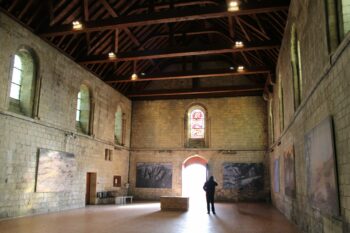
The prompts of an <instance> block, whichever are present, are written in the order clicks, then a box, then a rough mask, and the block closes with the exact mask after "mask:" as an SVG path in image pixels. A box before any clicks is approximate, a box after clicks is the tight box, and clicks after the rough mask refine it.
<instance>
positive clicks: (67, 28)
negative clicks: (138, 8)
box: [40, 1, 288, 36]
mask: <svg viewBox="0 0 350 233" xmlns="http://www.w3.org/2000/svg"><path fill="white" fill-rule="evenodd" d="M73 3H74V1H73V2H72V3H71V4H70V6H71V5H73ZM67 8H68V7H67ZM287 9H288V5H286V4H285V3H279V2H276V3H274V4H271V3H265V4H264V3H260V4H258V5H250V6H242V7H241V10H239V11H236V12H228V11H227V9H226V7H203V8H199V9H198V10H197V11H193V10H192V9H181V10H180V9H173V10H167V11H161V12H154V13H153V14H144V15H131V16H120V17H117V18H112V19H105V20H97V21H90V22H86V23H85V25H84V26H83V29H82V30H73V28H72V25H61V26H56V27H51V28H49V29H48V30H47V31H46V32H42V33H40V34H41V35H42V36H54V35H64V34H74V33H85V32H93V31H101V30H111V29H112V30H114V29H116V28H128V27H137V26H145V25H154V24H163V23H174V22H182V21H192V20H203V19H211V18H222V17H229V16H240V15H254V14H259V13H269V12H274V11H281V10H287ZM66 12H67V9H65V10H64V11H62V12H61V13H60V15H58V16H56V18H55V20H54V22H53V23H56V22H57V21H58V20H60V19H61V18H62V17H63V15H65V14H66Z"/></svg>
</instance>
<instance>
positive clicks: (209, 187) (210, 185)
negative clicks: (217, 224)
mask: <svg viewBox="0 0 350 233" xmlns="http://www.w3.org/2000/svg"><path fill="white" fill-rule="evenodd" d="M217 185H218V183H216V182H215V180H214V176H211V177H210V178H209V180H207V181H206V182H205V183H204V186H203V189H204V191H205V193H206V198H207V210H208V214H210V205H211V211H212V212H213V214H216V213H215V206H214V194H215V186H217Z"/></svg>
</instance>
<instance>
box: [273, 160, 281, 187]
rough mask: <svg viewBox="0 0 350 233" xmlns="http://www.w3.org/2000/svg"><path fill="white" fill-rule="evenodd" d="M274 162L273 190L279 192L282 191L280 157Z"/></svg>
mask: <svg viewBox="0 0 350 233" xmlns="http://www.w3.org/2000/svg"><path fill="white" fill-rule="evenodd" d="M273 164H274V165H273V190H274V191H275V193H278V192H279V191H280V159H279V158H278V159H275V161H274V163H273Z"/></svg>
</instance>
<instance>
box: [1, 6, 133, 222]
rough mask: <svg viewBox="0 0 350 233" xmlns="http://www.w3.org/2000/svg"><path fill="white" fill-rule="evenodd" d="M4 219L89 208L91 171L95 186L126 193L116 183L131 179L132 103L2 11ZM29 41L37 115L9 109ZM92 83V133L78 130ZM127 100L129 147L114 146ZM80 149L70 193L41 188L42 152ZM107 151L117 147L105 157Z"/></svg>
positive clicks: (75, 150) (2, 190)
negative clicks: (15, 71) (14, 68)
mask: <svg viewBox="0 0 350 233" xmlns="http://www.w3.org/2000/svg"><path fill="white" fill-rule="evenodd" d="M0 44H1V46H2V48H1V53H0V60H1V64H0V190H1V195H0V218H9V217H16V216H22V215H29V214H38V213H47V212H51V211H60V210H66V209H72V208H80V207H83V206H85V193H86V176H87V173H88V172H89V173H91V172H92V173H96V175H97V180H96V191H115V192H117V193H119V194H120V195H125V194H126V189H125V188H124V185H123V186H122V187H120V188H119V187H113V177H114V176H115V175H120V176H121V177H122V182H123V184H124V183H126V182H127V180H128V161H129V145H130V122H131V120H130V117H131V102H130V101H129V100H128V99H127V98H126V97H124V96H122V95H121V94H120V93H118V92H116V91H115V90H113V89H112V88H111V87H110V86H108V85H106V84H104V83H103V82H102V81H101V80H99V79H98V78H97V77H95V76H93V75H92V74H91V73H89V72H87V71H86V70H85V69H83V68H82V67H81V66H79V65H77V64H76V63H75V62H73V61H72V60H70V59H69V58H68V57H66V56H64V55H62V54H61V53H60V52H59V51H57V50H56V49H54V48H53V47H51V46H50V45H48V44H47V43H46V42H44V41H42V40H41V39H40V38H38V37H37V36H35V35H33V34H32V33H31V32H30V31H28V30H26V29H25V28H23V27H22V26H20V25H18V24H17V23H16V22H14V21H13V20H11V19H10V18H8V17H7V16H6V15H4V14H3V13H0ZM22 46H26V47H28V48H31V49H32V50H33V51H34V52H35V53H36V55H37V57H38V70H37V78H39V79H40V80H41V86H40V87H39V88H40V90H39V92H38V93H39V98H38V112H37V117H35V118H30V117H26V116H23V115H20V114H16V113H12V112H9V111H8V106H9V86H10V85H9V82H10V80H11V65H12V59H13V56H14V54H15V53H16V52H17V50H18V49H19V48H20V47H22ZM82 83H84V84H86V85H87V86H88V87H89V88H90V90H91V94H92V98H93V102H94V105H95V107H94V112H93V118H94V122H93V126H92V128H93V134H92V135H85V134H81V133H78V131H77V130H76V128H75V124H76V123H75V114H76V101H77V100H76V98H77V93H78V92H79V88H80V85H81V84H82ZM118 105H121V106H122V108H123V111H124V112H125V114H126V118H127V129H126V137H125V139H126V146H125V147H120V146H116V145H115V144H114V116H115V112H116V110H117V106H118ZM39 148H46V149H50V150H55V151H63V152H69V153H72V154H74V158H75V160H76V162H77V169H76V171H75V172H74V174H73V177H71V180H69V182H70V183H71V184H72V187H73V188H72V189H71V190H68V191H64V192H47V193H44V192H36V190H35V184H36V169H37V164H38V150H39ZM105 149H109V150H111V151H112V158H111V160H108V161H107V160H105Z"/></svg>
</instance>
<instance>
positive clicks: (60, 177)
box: [35, 148, 77, 192]
mask: <svg viewBox="0 0 350 233" xmlns="http://www.w3.org/2000/svg"><path fill="white" fill-rule="evenodd" d="M76 171H77V163H76V160H75V158H74V154H71V153H66V152H61V151H53V150H48V149H42V148H41V149H39V161H38V167H37V179H36V189H35V190H36V192H68V191H71V190H72V187H73V182H74V174H75V173H76Z"/></svg>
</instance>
